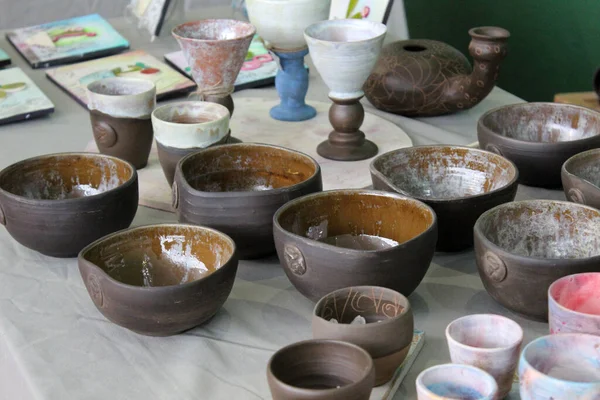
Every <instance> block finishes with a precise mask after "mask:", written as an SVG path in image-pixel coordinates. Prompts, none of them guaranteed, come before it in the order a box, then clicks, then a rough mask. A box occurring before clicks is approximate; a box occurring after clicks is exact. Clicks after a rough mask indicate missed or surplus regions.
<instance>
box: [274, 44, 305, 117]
mask: <svg viewBox="0 0 600 400" xmlns="http://www.w3.org/2000/svg"><path fill="white" fill-rule="evenodd" d="M274 53H275V54H276V55H277V57H279V62H280V66H281V68H279V71H278V72H277V76H276V77H275V87H276V88H277V93H279V99H280V100H281V103H280V104H278V105H276V106H275V107H273V108H272V109H271V112H270V114H271V117H272V118H273V119H276V120H279V121H306V120H307V119H311V118H314V116H315V115H317V111H316V110H315V109H314V107H311V106H309V105H307V104H306V102H305V100H304V99H305V98H306V93H307V92H308V71H307V70H306V68H305V67H304V56H306V55H307V54H308V49H303V50H300V51H294V52H278V51H274Z"/></svg>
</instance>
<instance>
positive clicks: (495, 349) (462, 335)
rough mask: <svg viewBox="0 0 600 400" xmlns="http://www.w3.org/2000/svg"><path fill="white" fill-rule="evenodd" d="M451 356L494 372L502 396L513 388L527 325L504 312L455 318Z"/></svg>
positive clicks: (448, 331) (449, 334)
mask: <svg viewBox="0 0 600 400" xmlns="http://www.w3.org/2000/svg"><path fill="white" fill-rule="evenodd" d="M446 340H447V341H448V349H449V350H450V359H451V360H452V362H453V363H455V364H468V365H472V366H474V367H477V368H481V369H482V370H484V371H485V372H487V373H488V374H490V375H491V376H492V377H493V378H494V379H495V380H496V383H497V384H498V398H499V399H503V398H505V397H506V396H507V395H508V393H509V392H510V391H511V389H512V385H513V379H514V376H515V371H516V369H517V364H518V363H519V354H520V353H521V343H522V342H523V329H521V327H520V326H519V324H517V323H516V322H514V321H513V320H511V319H508V318H506V317H503V316H501V315H493V314H474V315H467V316H465V317H462V318H458V319H456V320H454V321H452V322H451V323H450V324H449V325H448V327H447V328H446Z"/></svg>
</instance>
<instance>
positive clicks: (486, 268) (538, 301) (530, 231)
mask: <svg viewBox="0 0 600 400" xmlns="http://www.w3.org/2000/svg"><path fill="white" fill-rule="evenodd" d="M474 231H475V256H476V261H477V267H478V269H479V275H480V276H481V280H482V281H483V285H484V286H485V289H486V290H487V292H488V293H489V294H490V296H492V297H493V298H494V299H495V300H496V301H498V302H499V303H500V304H502V305H503V306H504V307H506V308H508V309H510V310H512V311H515V312H517V313H519V314H523V315H525V316H528V317H530V318H534V319H537V320H546V319H547V316H548V288H549V287H550V285H551V284H552V283H553V282H554V281H556V280H557V279H559V278H562V277H563V276H567V275H572V274H578V273H581V272H599V271H600V246H599V245H598V244H599V242H600V211H599V210H596V209H595V208H592V207H588V206H584V205H580V204H575V203H569V202H566V201H553V200H527V201H517V202H513V203H507V204H503V205H500V206H498V207H496V208H493V209H491V210H489V211H487V212H485V213H484V214H483V215H482V216H481V217H479V219H478V220H477V222H476V223H475V228H474Z"/></svg>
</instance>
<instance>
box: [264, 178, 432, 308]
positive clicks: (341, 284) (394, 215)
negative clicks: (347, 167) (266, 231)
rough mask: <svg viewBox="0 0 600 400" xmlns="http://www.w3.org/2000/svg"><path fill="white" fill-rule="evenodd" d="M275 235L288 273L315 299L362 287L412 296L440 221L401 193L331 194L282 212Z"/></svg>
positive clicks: (302, 201) (359, 191) (318, 195)
mask: <svg viewBox="0 0 600 400" xmlns="http://www.w3.org/2000/svg"><path fill="white" fill-rule="evenodd" d="M273 232H274V236H275V247H276V248H277V255H278V256H279V260H280V262H281V266H282V267H283V270H284V271H285V273H286V275H287V276H288V278H289V280H290V281H291V282H292V284H293V285H294V286H295V287H296V289H298V291H299V292H300V293H302V294H303V295H304V296H306V297H307V298H309V299H311V300H313V301H317V300H319V299H320V298H321V297H323V296H325V295H326V294H327V293H330V292H333V291H334V290H337V289H342V288H345V287H350V286H363V285H370V286H382V287H387V288H390V289H393V290H395V291H397V292H400V293H402V294H403V295H404V296H408V295H410V294H411V293H412V292H413V291H414V290H415V289H416V287H417V286H418V285H419V283H421V280H422V279H423V277H424V276H425V273H426V272H427V269H428V268H429V264H430V263H431V259H432V258H433V253H434V251H435V243H436V240H437V218H436V216H435V213H434V212H433V210H432V209H431V207H429V206H428V205H426V204H424V203H422V202H420V201H418V200H415V199H411V198H408V197H405V196H401V195H399V194H396V193H390V192H380V191H376V190H362V189H355V190H330V191H327V192H321V193H315V194H311V195H307V196H304V197H302V198H299V199H296V200H292V201H290V202H289V203H287V204H286V205H284V206H283V207H281V208H280V209H279V210H277V212H276V213H275V216H274V217H273Z"/></svg>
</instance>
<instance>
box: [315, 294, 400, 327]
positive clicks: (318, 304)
mask: <svg viewBox="0 0 600 400" xmlns="http://www.w3.org/2000/svg"><path fill="white" fill-rule="evenodd" d="M351 289H359V290H361V291H363V290H369V289H379V290H382V291H385V292H387V293H391V294H392V295H397V296H398V297H399V298H400V299H401V300H403V301H404V303H405V304H404V305H403V310H402V312H401V313H400V314H398V315H396V316H394V317H391V318H388V319H386V320H382V321H379V322H377V323H375V324H373V323H371V324H364V325H358V324H357V325H352V324H342V323H340V324H338V325H336V326H337V327H343V328H338V329H348V330H350V329H357V330H358V329H367V327H369V328H372V327H376V326H385V325H389V324H392V323H395V322H396V321H398V320H399V319H400V318H404V317H406V315H408V313H409V312H411V313H412V307H411V305H410V301H409V300H408V298H407V297H406V296H404V295H403V294H402V293H400V292H398V291H396V290H393V289H389V288H386V287H383V286H377V285H357V286H348V287H345V288H341V289H336V290H333V291H331V292H329V293H327V294H326V295H324V296H323V297H321V298H320V299H319V300H318V301H317V303H316V304H315V306H314V307H313V310H312V316H313V318H317V319H318V320H319V321H323V322H325V323H330V322H329V321H328V320H326V319H325V318H323V317H321V316H320V315H318V314H317V310H318V309H319V308H320V307H321V306H322V305H323V303H324V302H325V300H327V298H328V297H330V296H332V295H334V294H336V293H340V292H347V291H349V290H351ZM346 298H347V296H346ZM411 337H412V332H411Z"/></svg>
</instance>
